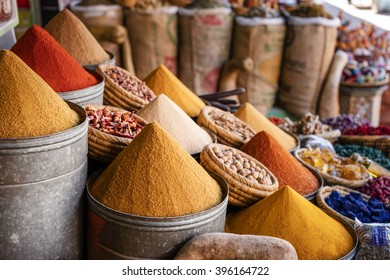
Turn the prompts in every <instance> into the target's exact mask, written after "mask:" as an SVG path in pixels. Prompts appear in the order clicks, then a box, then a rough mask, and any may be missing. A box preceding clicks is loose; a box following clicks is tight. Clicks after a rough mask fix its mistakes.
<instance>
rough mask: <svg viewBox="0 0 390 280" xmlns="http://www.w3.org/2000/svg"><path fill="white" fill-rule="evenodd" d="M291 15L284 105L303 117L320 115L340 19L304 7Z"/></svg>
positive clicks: (283, 79)
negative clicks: (311, 114)
mask: <svg viewBox="0 0 390 280" xmlns="http://www.w3.org/2000/svg"><path fill="white" fill-rule="evenodd" d="M285 14H286V15H287V23H288V24H287V34H286V40H285V48H284V56H283V62H282V70H281V77H280V81H279V86H280V88H279V96H278V97H279V101H280V105H281V106H282V107H283V108H284V109H286V110H287V111H289V112H290V113H293V114H294V115H296V116H298V117H300V116H302V115H303V114H305V113H307V112H311V113H313V114H315V113H317V110H318V108H317V106H318V100H319V98H320V93H321V90H322V87H323V83H324V81H325V78H326V76H327V75H328V70H329V67H330V65H331V62H332V59H333V55H334V50H335V47H336V39H337V27H338V26H339V24H340V21H339V19H338V18H335V19H332V18H331V16H329V14H328V13H326V11H324V9H323V7H322V6H319V5H309V6H307V5H301V6H299V7H298V8H297V9H296V10H293V11H291V14H288V13H287V12H286V13H285Z"/></svg>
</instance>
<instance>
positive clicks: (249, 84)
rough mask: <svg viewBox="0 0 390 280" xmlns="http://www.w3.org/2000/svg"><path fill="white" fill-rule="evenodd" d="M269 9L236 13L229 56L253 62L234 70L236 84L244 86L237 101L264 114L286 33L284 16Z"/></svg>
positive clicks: (274, 90) (272, 98)
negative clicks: (247, 67)
mask: <svg viewBox="0 0 390 280" xmlns="http://www.w3.org/2000/svg"><path fill="white" fill-rule="evenodd" d="M263 10H264V11H263ZM257 11H258V12H257ZM262 11H263V12H262ZM272 11H273V10H271V11H270V12H268V9H266V8H265V7H264V8H262V6H259V7H257V8H253V9H250V10H249V11H248V13H247V14H244V15H242V16H237V17H236V18H235V26H234V34H233V44H232V59H235V58H242V57H249V58H251V59H252V61H253V67H252V69H251V70H249V71H240V72H239V73H238V77H237V78H238V79H237V85H238V86H239V87H244V88H245V93H244V94H242V95H240V96H239V99H240V102H241V103H245V102H250V103H251V104H252V105H253V106H254V107H255V108H256V109H257V110H259V111H260V112H261V113H263V114H265V115H266V114H267V113H268V112H269V110H270V109H271V108H272V106H273V105H274V102H275V99H276V93H277V91H278V81H279V74H280V66H281V63H282V55H283V44H284V38H285V34H286V26H285V23H284V19H283V18H282V17H279V15H278V13H277V12H276V11H275V12H273V13H272Z"/></svg>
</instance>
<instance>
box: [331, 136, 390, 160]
mask: <svg viewBox="0 0 390 280" xmlns="http://www.w3.org/2000/svg"><path fill="white" fill-rule="evenodd" d="M338 142H339V143H340V144H345V145H359V146H367V147H371V148H374V149H377V150H381V151H382V152H383V153H384V154H385V155H386V156H387V157H388V158H390V135H382V136H378V135H351V136H349V135H348V136H347V135H346V136H341V137H340V138H339V140H338Z"/></svg>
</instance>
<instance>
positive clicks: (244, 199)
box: [200, 144, 279, 207]
mask: <svg viewBox="0 0 390 280" xmlns="http://www.w3.org/2000/svg"><path fill="white" fill-rule="evenodd" d="M213 147H218V148H219V149H220V150H226V149H232V148H231V147H228V146H225V145H222V144H210V145H207V146H206V147H204V148H203V151H202V152H201V154H200V164H201V165H202V166H203V167H204V168H205V169H206V170H209V171H212V172H214V173H217V174H218V175H219V176H221V177H222V178H223V179H224V180H225V181H226V183H227V184H228V187H229V203H230V204H232V205H235V206H239V207H246V206H249V205H251V204H253V203H255V202H257V201H259V200H260V199H262V198H264V197H267V196H268V195H270V194H272V193H273V192H274V191H276V190H277V189H278V186H279V183H278V180H277V179H276V177H275V176H274V175H273V174H272V172H271V171H269V170H268V168H266V167H265V166H264V165H263V164H262V163H261V162H259V161H258V160H256V159H254V158H252V157H251V156H249V155H247V154H245V153H244V152H241V151H240V150H235V151H236V152H237V153H238V154H239V155H241V156H242V157H243V158H247V159H250V160H252V161H254V162H255V163H256V165H257V166H259V167H260V168H262V169H264V170H265V171H266V173H267V174H269V175H270V177H271V180H272V182H273V183H272V185H263V184H260V183H258V182H254V181H251V180H249V179H247V178H245V177H244V176H242V175H240V174H238V173H237V172H234V171H232V170H231V169H230V168H229V167H227V166H226V165H225V164H224V163H223V162H222V161H220V160H219V158H218V157H217V156H216V154H215V153H214V151H213Z"/></svg>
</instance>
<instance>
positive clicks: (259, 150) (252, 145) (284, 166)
mask: <svg viewBox="0 0 390 280" xmlns="http://www.w3.org/2000/svg"><path fill="white" fill-rule="evenodd" d="M241 151H243V152H244V153H247V154H248V155H251V156H252V157H254V158H256V159H257V160H258V161H260V162H261V163H263V164H264V165H265V166H266V167H267V168H268V169H269V170H270V171H271V172H272V173H273V174H274V175H275V176H276V178H277V179H278V181H279V188H282V187H284V186H286V185H289V186H290V187H291V188H293V189H294V190H296V191H297V192H298V193H300V194H301V195H308V194H310V193H312V192H314V191H316V190H317V189H318V188H319V183H318V180H317V178H316V177H315V176H314V175H313V173H311V172H310V171H309V170H308V169H307V168H305V167H304V166H303V165H302V164H301V163H300V162H299V161H298V160H297V159H296V158H295V157H294V156H292V155H291V154H290V153H289V152H287V151H286V150H285V149H284V148H283V147H282V146H281V145H280V144H279V143H278V142H277V141H276V140H275V138H273V137H272V136H271V135H270V134H269V133H267V132H265V131H260V132H259V133H257V134H256V135H255V136H254V137H253V138H252V139H251V140H250V141H249V142H248V143H246V144H245V145H244V146H242V147H241Z"/></svg>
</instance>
